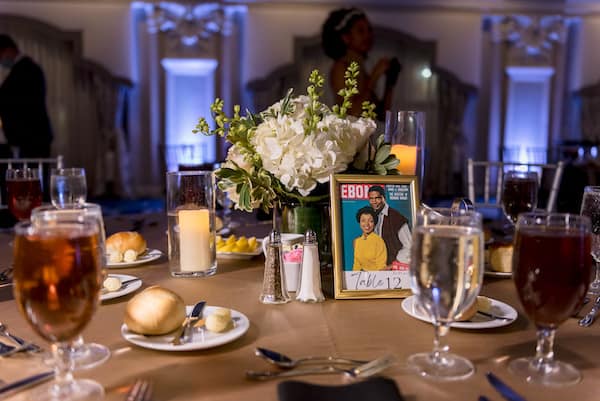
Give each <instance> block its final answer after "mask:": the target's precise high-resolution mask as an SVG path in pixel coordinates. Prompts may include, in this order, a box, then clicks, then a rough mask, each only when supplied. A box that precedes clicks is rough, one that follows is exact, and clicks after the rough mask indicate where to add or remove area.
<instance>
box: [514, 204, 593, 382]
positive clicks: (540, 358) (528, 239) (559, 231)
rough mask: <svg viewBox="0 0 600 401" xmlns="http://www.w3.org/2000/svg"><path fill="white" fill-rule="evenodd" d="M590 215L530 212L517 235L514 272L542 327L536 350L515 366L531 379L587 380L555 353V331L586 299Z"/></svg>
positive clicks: (531, 313) (528, 307)
mask: <svg viewBox="0 0 600 401" xmlns="http://www.w3.org/2000/svg"><path fill="white" fill-rule="evenodd" d="M590 249H591V238H590V220H589V219H588V218H587V217H586V216H579V215H573V214H558V213H555V214H550V213H524V214H521V215H520V216H519V220H518V221H517V228H516V235H515V250H514V257H513V277H514V280H515V286H516V288H517V293H518V295H519V299H520V301H521V303H522V304H523V307H524V309H525V313H526V314H527V315H528V316H529V318H530V319H531V320H533V322H534V323H535V325H536V327H537V347H536V354H535V356H533V357H529V358H519V359H515V360H514V361H512V362H511V363H510V364H509V366H508V367H509V370H510V371H511V372H513V373H514V374H515V375H517V376H519V377H523V378H525V379H526V380H527V381H528V382H532V383H538V384H544V385H552V386H565V385H570V384H575V383H577V382H579V380H581V374H580V373H579V371H578V370H577V369H576V368H575V367H574V366H572V365H570V364H568V363H565V362H559V361H557V360H555V359H554V351H553V345H554V334H555V332H556V329H557V328H558V326H559V325H560V324H561V323H562V322H564V321H565V320H567V319H568V318H569V316H571V315H572V314H573V312H574V311H575V310H576V309H577V307H578V306H579V305H580V303H581V301H582V300H583V297H584V296H585V294H586V291H587V287H588V284H589V282H590V279H591V269H592V260H591V258H590Z"/></svg>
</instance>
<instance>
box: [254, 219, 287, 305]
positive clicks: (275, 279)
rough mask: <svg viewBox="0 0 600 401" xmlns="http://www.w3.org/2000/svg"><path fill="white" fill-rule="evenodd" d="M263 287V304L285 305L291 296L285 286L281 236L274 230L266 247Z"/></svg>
mask: <svg viewBox="0 0 600 401" xmlns="http://www.w3.org/2000/svg"><path fill="white" fill-rule="evenodd" d="M266 251H267V253H266V255H265V272H264V276H263V287H262V292H261V294H260V297H259V298H258V299H259V301H260V302H262V303H263V304H285V303H287V302H290V296H289V294H288V292H287V288H286V285H285V271H284V269H283V259H282V256H281V234H280V233H279V231H277V230H275V229H273V230H272V231H271V234H270V235H269V243H268V244H267V247H266Z"/></svg>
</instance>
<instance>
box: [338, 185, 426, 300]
mask: <svg viewBox="0 0 600 401" xmlns="http://www.w3.org/2000/svg"><path fill="white" fill-rule="evenodd" d="M330 190H331V219H332V231H333V232H332V234H333V235H332V239H333V272H334V287H335V297H336V299H345V298H349V299H354V298H404V297H407V296H409V295H410V294H411V291H410V278H409V272H408V269H409V258H410V246H411V243H412V229H413V224H414V222H415V219H416V213H417V205H418V199H417V197H418V193H419V192H418V188H417V179H416V177H415V176H405V175H388V176H378V175H351V174H335V175H333V176H332V178H331V187H330Z"/></svg>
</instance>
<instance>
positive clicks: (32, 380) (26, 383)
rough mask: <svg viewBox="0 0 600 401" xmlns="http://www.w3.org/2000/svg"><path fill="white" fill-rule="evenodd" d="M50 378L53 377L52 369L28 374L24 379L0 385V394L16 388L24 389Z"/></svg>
mask: <svg viewBox="0 0 600 401" xmlns="http://www.w3.org/2000/svg"><path fill="white" fill-rule="evenodd" d="M52 378H54V371H48V372H44V373H38V374H35V375H32V376H28V377H26V378H24V379H20V380H17V381H14V382H12V383H8V384H6V385H4V386H2V387H0V395H1V396H4V394H5V393H9V392H10V393H12V392H15V391H17V390H24V389H26V388H28V387H31V386H33V385H35V384H39V383H42V382H45V381H46V380H50V379H52Z"/></svg>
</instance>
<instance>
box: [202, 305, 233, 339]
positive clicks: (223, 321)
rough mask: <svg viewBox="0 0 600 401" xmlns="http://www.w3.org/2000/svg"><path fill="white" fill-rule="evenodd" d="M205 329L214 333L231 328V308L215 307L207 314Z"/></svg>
mask: <svg viewBox="0 0 600 401" xmlns="http://www.w3.org/2000/svg"><path fill="white" fill-rule="evenodd" d="M205 326H206V329H207V330H209V331H212V332H215V333H221V332H223V331H226V330H229V329H230V328H231V310H229V309H227V308H217V309H215V311H214V312H213V313H211V314H210V315H208V317H207V318H206V323H205Z"/></svg>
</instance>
